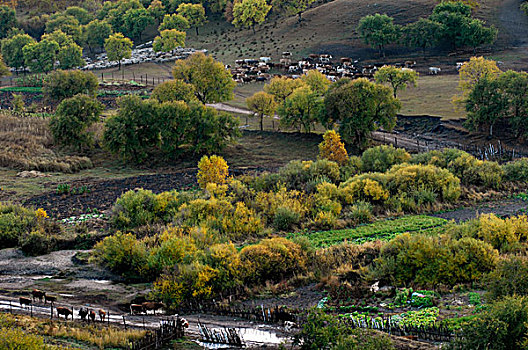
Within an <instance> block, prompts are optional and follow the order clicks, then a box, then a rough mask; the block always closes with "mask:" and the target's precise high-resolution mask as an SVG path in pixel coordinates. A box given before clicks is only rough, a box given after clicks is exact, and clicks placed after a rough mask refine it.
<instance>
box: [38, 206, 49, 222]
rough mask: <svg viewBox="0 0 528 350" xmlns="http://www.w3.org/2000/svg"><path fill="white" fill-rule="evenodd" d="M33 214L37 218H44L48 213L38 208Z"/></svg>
mask: <svg viewBox="0 0 528 350" xmlns="http://www.w3.org/2000/svg"><path fill="white" fill-rule="evenodd" d="M35 215H36V216H37V220H41V219H46V218H48V217H49V216H48V213H46V211H45V210H44V209H42V208H38V209H37V210H35Z"/></svg>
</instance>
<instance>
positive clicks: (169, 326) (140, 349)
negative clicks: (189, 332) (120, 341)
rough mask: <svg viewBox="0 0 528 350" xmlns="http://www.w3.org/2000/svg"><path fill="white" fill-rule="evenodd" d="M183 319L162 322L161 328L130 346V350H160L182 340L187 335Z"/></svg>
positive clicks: (151, 331)
mask: <svg viewBox="0 0 528 350" xmlns="http://www.w3.org/2000/svg"><path fill="white" fill-rule="evenodd" d="M185 322H186V321H184V320H183V319H182V318H181V317H178V316H175V317H174V318H171V319H166V320H162V321H161V324H160V327H159V328H157V329H155V330H150V331H148V332H147V334H146V335H145V336H144V337H143V338H141V339H139V340H137V341H135V342H134V343H132V344H130V346H129V347H128V349H129V350H151V349H160V348H162V347H163V346H164V345H166V344H167V343H168V342H170V341H171V340H176V339H181V338H183V336H184V335H185V325H184V323H185Z"/></svg>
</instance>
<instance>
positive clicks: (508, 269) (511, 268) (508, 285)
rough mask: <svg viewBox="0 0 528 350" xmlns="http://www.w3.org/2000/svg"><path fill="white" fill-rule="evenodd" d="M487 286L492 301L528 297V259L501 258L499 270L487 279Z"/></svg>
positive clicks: (520, 257) (522, 257)
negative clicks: (507, 297)
mask: <svg viewBox="0 0 528 350" xmlns="http://www.w3.org/2000/svg"><path fill="white" fill-rule="evenodd" d="M485 284H486V289H487V290H488V292H489V295H490V297H491V298H492V299H499V298H502V297H504V296H513V295H528V258H527V257H525V256H505V257H503V258H501V259H500V260H499V263H498V264H497V268H496V269H495V270H493V271H492V272H491V273H490V274H489V275H488V276H487V277H486V279H485Z"/></svg>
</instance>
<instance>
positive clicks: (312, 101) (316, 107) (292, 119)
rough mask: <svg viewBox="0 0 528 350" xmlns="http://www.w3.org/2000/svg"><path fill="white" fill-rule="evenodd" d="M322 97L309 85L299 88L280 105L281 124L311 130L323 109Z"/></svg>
mask: <svg viewBox="0 0 528 350" xmlns="http://www.w3.org/2000/svg"><path fill="white" fill-rule="evenodd" d="M323 108H324V104H323V100H322V99H321V97H320V96H319V95H318V94H317V93H315V92H313V91H312V90H311V89H310V88H309V87H308V86H303V87H300V88H297V89H296V90H294V91H293V92H292V94H291V95H290V96H288V97H287V98H286V99H285V100H284V102H283V103H282V104H281V105H280V106H279V109H278V114H279V116H280V117H281V124H282V125H285V126H293V127H296V128H297V129H298V130H299V131H301V130H303V131H304V132H311V131H312V130H313V129H314V128H315V123H316V122H317V121H318V120H319V117H320V115H321V113H322V111H323Z"/></svg>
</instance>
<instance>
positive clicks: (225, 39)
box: [187, 0, 509, 63]
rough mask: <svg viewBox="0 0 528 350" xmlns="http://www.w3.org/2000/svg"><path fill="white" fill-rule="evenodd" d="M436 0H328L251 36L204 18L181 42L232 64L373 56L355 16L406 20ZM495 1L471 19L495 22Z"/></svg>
mask: <svg viewBox="0 0 528 350" xmlns="http://www.w3.org/2000/svg"><path fill="white" fill-rule="evenodd" d="M436 3H437V1H434V0H402V1H397V2H395V1H391V0H379V1H378V0H376V1H372V0H334V1H331V2H328V3H325V4H319V5H318V6H314V7H313V8H311V9H309V10H308V11H306V12H305V13H304V14H303V18H304V21H303V22H302V23H301V24H299V23H298V21H297V17H277V16H272V18H271V19H269V20H268V21H267V22H266V23H264V24H263V25H261V26H259V27H257V31H256V34H253V32H252V30H250V29H237V28H234V27H233V26H232V25H231V24H229V23H227V22H226V21H225V20H224V19H223V18H210V19H209V23H208V24H207V25H206V26H205V27H203V28H201V31H200V35H199V36H197V35H196V34H195V33H194V31H189V33H188V38H187V45H188V46H191V47H196V48H205V49H208V50H209V51H210V52H211V53H212V54H213V55H214V56H215V57H216V58H218V59H220V60H222V61H224V62H225V63H232V62H234V60H235V59H237V58H239V57H258V56H271V57H273V58H274V59H277V58H279V57H280V54H281V53H282V52H283V51H291V52H293V53H294V54H295V55H297V56H298V57H299V56H304V55H306V54H308V53H311V52H329V53H331V54H334V55H335V56H350V57H355V58H361V59H367V58H377V57H376V52H375V51H374V50H372V49H370V48H369V47H367V46H366V45H364V44H363V43H362V42H361V41H360V39H359V37H358V35H357V33H356V27H357V24H358V21H359V19H360V18H361V17H363V16H366V15H369V14H374V13H386V14H388V15H390V16H392V17H394V19H395V22H396V23H398V24H406V23H409V22H412V21H415V20H416V19H418V18H420V17H426V16H428V15H429V14H430V13H431V10H432V9H433V7H434V6H435V4H436ZM501 3H502V2H500V1H498V0H484V1H483V2H482V4H481V6H480V8H479V9H478V10H477V11H476V15H477V17H479V18H483V19H485V20H486V21H488V22H489V23H492V24H495V25H497V26H500V19H499V16H498V14H499V12H500V10H501V9H502V7H500V6H499V4H501ZM508 40H509V39H508V34H507V33H501V35H500V38H499V42H498V44H499V45H502V44H504V43H505V42H507V41H508ZM388 53H389V54H391V55H393V56H394V55H398V54H400V55H409V54H414V53H410V52H409V51H407V50H405V49H404V48H401V47H392V48H389V50H388ZM443 54H445V53H443Z"/></svg>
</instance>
